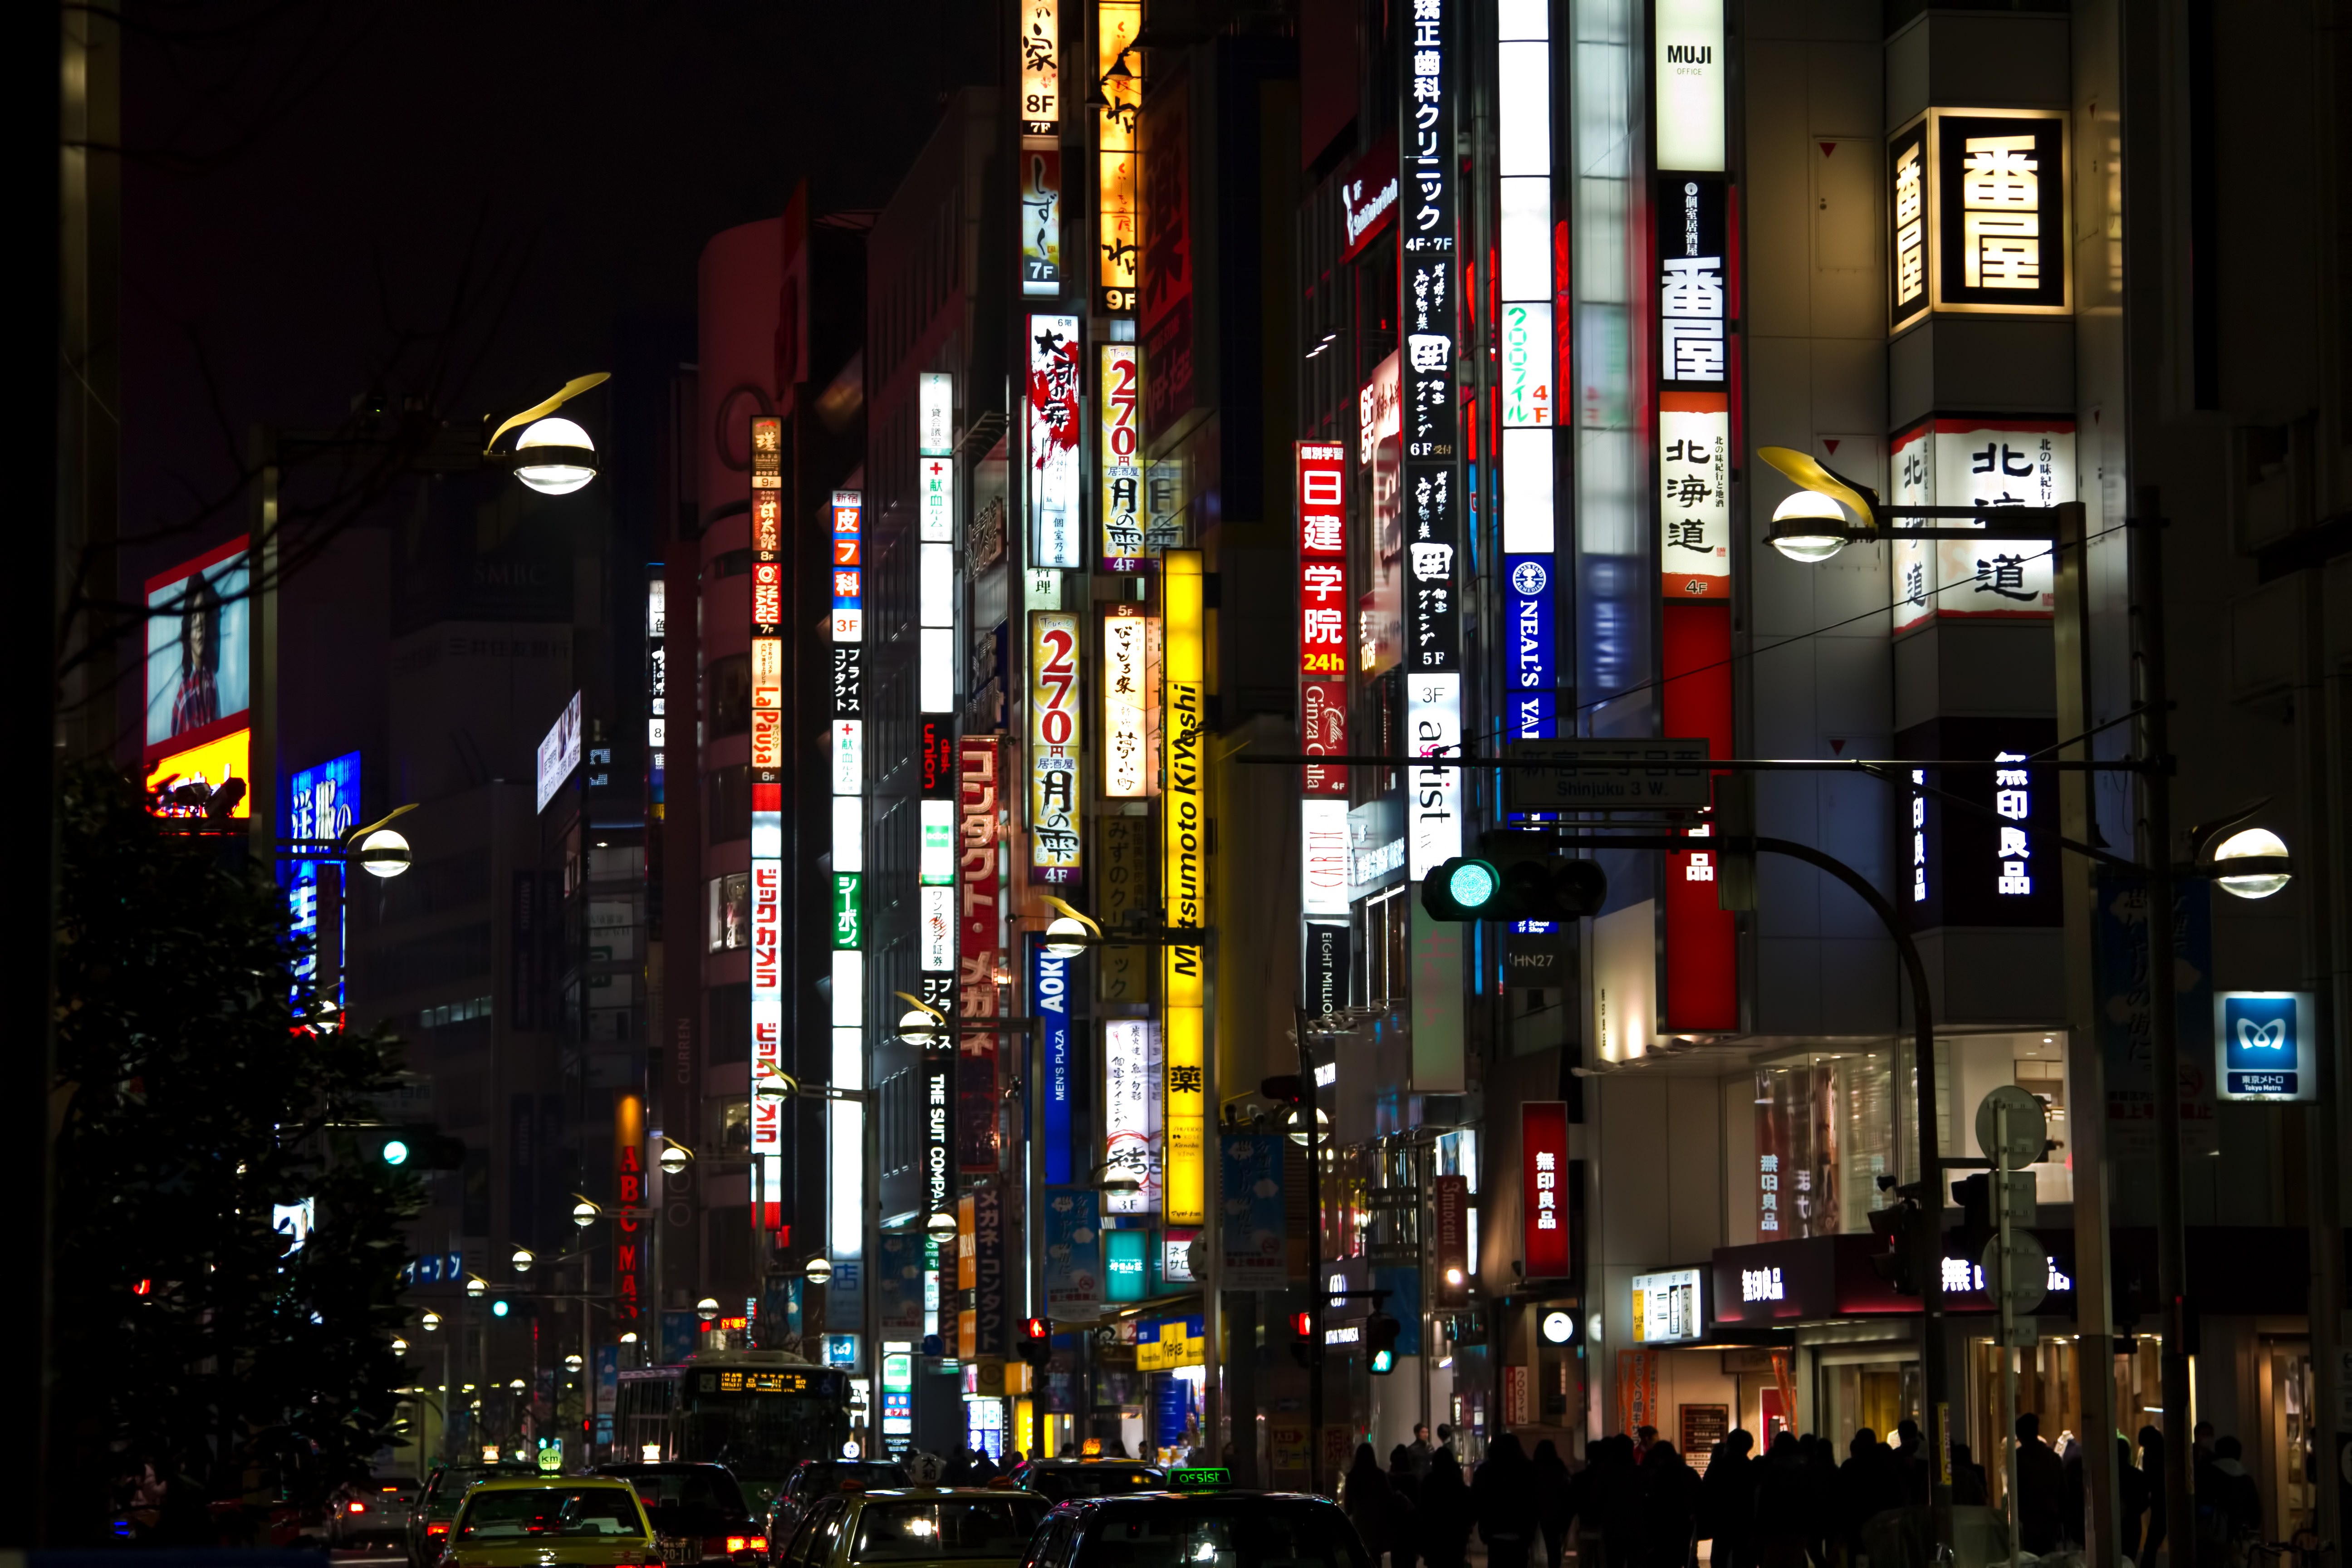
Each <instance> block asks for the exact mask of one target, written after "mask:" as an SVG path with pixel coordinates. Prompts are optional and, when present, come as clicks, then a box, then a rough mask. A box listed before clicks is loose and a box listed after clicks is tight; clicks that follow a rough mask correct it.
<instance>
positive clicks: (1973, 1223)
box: [1952, 1171, 1993, 1258]
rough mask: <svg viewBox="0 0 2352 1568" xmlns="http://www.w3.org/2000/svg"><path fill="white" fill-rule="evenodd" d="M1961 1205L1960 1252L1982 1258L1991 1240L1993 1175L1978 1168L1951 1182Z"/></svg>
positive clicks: (1954, 1195) (1961, 1254)
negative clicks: (1974, 1172) (1973, 1172)
mask: <svg viewBox="0 0 2352 1568" xmlns="http://www.w3.org/2000/svg"><path fill="white" fill-rule="evenodd" d="M1952 1196H1953V1197H1955V1198H1957V1199H1958V1200H1959V1205H1960V1256H1961V1257H1962V1258H1980V1257H1982V1256H1983V1255H1984V1249H1985V1246H1986V1244H1987V1243H1989V1242H1990V1241H1991V1240H1992V1233H1993V1222H1992V1175H1991V1173H1990V1172H1984V1171H1979V1172H1978V1173H1976V1174H1975V1175H1973V1176H1965V1177H1963V1178H1961V1179H1960V1180H1959V1181H1957V1182H1954V1183H1953V1184H1952Z"/></svg>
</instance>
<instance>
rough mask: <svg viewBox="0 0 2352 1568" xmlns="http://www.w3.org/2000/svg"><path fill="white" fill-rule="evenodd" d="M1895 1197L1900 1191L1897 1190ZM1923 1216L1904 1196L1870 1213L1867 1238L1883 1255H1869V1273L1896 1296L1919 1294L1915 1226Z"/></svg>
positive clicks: (1917, 1206) (1906, 1195)
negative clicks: (1882, 1246)
mask: <svg viewBox="0 0 2352 1568" xmlns="http://www.w3.org/2000/svg"><path fill="white" fill-rule="evenodd" d="M1897 1191H1898V1193H1901V1192H1902V1189H1900V1188H1898V1189H1897ZM1925 1217H1926V1215H1925V1214H1924V1212H1923V1211H1922V1210H1921V1209H1920V1207H1919V1205H1917V1204H1916V1203H1915V1202H1914V1201H1913V1200H1912V1199H1911V1197H1910V1196H1909V1194H1907V1193H1905V1194H1903V1197H1902V1201H1901V1202H1900V1203H1896V1204H1893V1205H1889V1206H1887V1207H1885V1208H1883V1209H1873V1210H1871V1211H1870V1230H1871V1234H1872V1235H1874V1236H1875V1237H1878V1239H1879V1240H1881V1241H1883V1242H1885V1243H1886V1247H1887V1249H1886V1250H1885V1252H1874V1253H1872V1254H1871V1255H1870V1268H1871V1272H1872V1273H1874V1274H1876V1275H1877V1276H1878V1277H1879V1278H1880V1279H1884V1280H1885V1281H1886V1282H1887V1283H1888V1284H1889V1285H1892V1286H1894V1287H1895V1294H1896V1295H1898V1296H1916V1295H1917V1294H1919V1244H1918V1239H1917V1234H1916V1230H1917V1226H1918V1225H1919V1224H1920V1223H1921V1222H1922V1221H1924V1219H1925Z"/></svg>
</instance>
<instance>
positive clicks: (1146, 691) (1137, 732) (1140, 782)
mask: <svg viewBox="0 0 2352 1568" xmlns="http://www.w3.org/2000/svg"><path fill="white" fill-rule="evenodd" d="M1102 663H1103V738H1102V758H1103V783H1102V792H1103V794H1104V795H1106V796H1108V797H1109V798H1110V799H1113V800H1139V799H1141V798H1142V797H1144V796H1146V795H1151V794H1152V793H1154V791H1153V780H1152V774H1153V770H1154V768H1155V767H1156V765H1157V764H1158V762H1159V757H1158V752H1157V748H1156V747H1155V746H1154V745H1153V743H1152V742H1153V733H1152V731H1153V725H1152V714H1153V712H1154V710H1155V709H1156V707H1157V704H1158V700H1159V695H1160V690H1159V688H1160V623H1159V622H1158V621H1157V620H1156V619H1154V618H1152V617H1151V616H1146V615H1145V614H1144V613H1143V611H1142V607H1141V606H1140V605H1135V604H1132V603H1126V602H1122V603H1119V604H1116V605H1111V606H1110V607H1109V608H1108V609H1106V610H1105V611H1104V612H1103V617H1102Z"/></svg>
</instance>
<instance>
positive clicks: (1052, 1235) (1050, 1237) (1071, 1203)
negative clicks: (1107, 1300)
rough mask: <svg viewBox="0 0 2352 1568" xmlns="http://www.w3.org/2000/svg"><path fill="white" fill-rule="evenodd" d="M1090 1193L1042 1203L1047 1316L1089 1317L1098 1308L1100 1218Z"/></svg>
mask: <svg viewBox="0 0 2352 1568" xmlns="http://www.w3.org/2000/svg"><path fill="white" fill-rule="evenodd" d="M1096 1203H1097V1194H1095V1192H1094V1191H1093V1190H1092V1189H1077V1190H1073V1191H1060V1192H1054V1193H1051V1194H1048V1195H1047V1197H1046V1199H1045V1315H1046V1316H1047V1317H1049V1318H1059V1317H1063V1316H1065V1315H1068V1316H1071V1317H1091V1316H1092V1315H1093V1314H1094V1313H1096V1312H1097V1311H1099V1310H1101V1309H1102V1304H1103V1269H1102V1218H1101V1216H1100V1215H1098V1214H1097V1213H1096Z"/></svg>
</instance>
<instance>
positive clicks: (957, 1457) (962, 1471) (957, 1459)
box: [940, 1448, 971, 1487]
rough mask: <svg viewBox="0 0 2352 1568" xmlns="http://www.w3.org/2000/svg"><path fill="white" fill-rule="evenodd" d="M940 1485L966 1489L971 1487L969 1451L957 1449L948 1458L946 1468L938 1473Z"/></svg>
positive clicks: (967, 1449)
mask: <svg viewBox="0 0 2352 1568" xmlns="http://www.w3.org/2000/svg"><path fill="white" fill-rule="evenodd" d="M940 1485H941V1486H943V1487H968V1486H970V1485H971V1449H969V1448H958V1449H957V1450H956V1451H955V1452H954V1454H952V1455H951V1456H950V1457H949V1459H948V1462H947V1466H946V1468H943V1469H942V1470H940Z"/></svg>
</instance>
